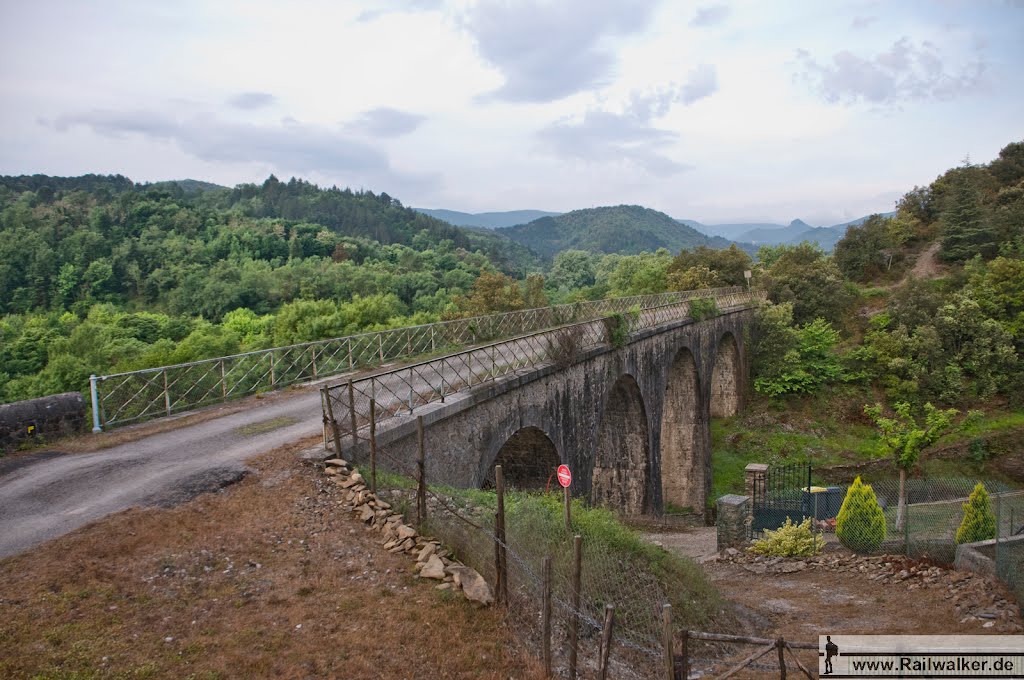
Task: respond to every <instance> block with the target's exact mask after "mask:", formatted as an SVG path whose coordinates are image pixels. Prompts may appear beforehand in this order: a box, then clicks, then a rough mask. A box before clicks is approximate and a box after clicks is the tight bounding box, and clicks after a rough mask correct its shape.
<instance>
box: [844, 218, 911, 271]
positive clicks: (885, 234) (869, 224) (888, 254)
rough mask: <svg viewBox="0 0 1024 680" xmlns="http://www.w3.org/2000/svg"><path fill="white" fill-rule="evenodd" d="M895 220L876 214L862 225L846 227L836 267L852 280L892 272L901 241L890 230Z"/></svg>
mask: <svg viewBox="0 0 1024 680" xmlns="http://www.w3.org/2000/svg"><path fill="white" fill-rule="evenodd" d="M892 222H893V220H889V219H886V218H884V217H881V216H880V215H872V216H871V217H869V218H868V219H867V220H865V221H864V223H863V224H861V225H855V226H852V227H850V228H848V229H847V230H846V234H845V235H844V236H843V238H841V239H840V240H839V242H838V243H837V244H836V247H835V252H834V253H833V257H834V258H835V262H836V266H838V267H839V270H840V271H841V272H842V273H843V275H844V276H846V277H847V278H849V279H853V280H854V281H869V280H871V279H874V278H876V277H878V276H879V275H881V274H882V273H884V272H887V271H889V269H890V268H891V267H892V262H893V258H894V257H896V256H897V254H898V251H897V250H896V246H897V242H896V239H895V238H894V235H893V234H892V233H891V231H890V225H891V224H892Z"/></svg>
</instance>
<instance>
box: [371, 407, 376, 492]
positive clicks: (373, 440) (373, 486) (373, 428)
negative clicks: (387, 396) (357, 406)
mask: <svg viewBox="0 0 1024 680" xmlns="http://www.w3.org/2000/svg"><path fill="white" fill-rule="evenodd" d="M370 493H372V494H373V495H374V496H376V495H377V400H376V399H371V400H370Z"/></svg>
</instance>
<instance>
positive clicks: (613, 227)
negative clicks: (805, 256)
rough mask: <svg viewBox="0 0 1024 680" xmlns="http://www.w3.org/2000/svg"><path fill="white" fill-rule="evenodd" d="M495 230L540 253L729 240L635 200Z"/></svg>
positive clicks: (722, 244) (720, 244)
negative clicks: (634, 202)
mask: <svg viewBox="0 0 1024 680" xmlns="http://www.w3.org/2000/svg"><path fill="white" fill-rule="evenodd" d="M497 233H499V234H501V235H502V236H507V237H508V238H510V239H512V240H513V241H517V242H519V243H522V244H523V245H525V246H527V247H529V248H530V249H531V250H533V251H534V252H536V253H537V254H539V255H542V256H544V257H553V256H554V255H556V254H557V253H559V252H561V251H563V250H570V249H579V250H589V251H591V252H595V253H622V254H629V255H634V254H636V253H640V252H643V251H647V252H653V251H655V250H657V249H658V248H668V249H669V251H671V252H672V253H678V252H679V251H680V250H682V249H684V248H696V247H697V246H708V247H710V248H728V247H729V246H730V245H731V244H732V242H731V241H728V240H726V239H724V238H719V237H715V236H706V235H704V234H701V233H700V232H698V231H697V230H695V229H693V228H692V227H690V226H687V225H685V224H680V223H679V222H678V221H677V220H674V219H672V218H671V217H669V216H668V215H666V214H665V213H661V212H658V211H656V210H651V209H649V208H643V207H641V206H638V205H618V206H614V207H602V208H588V209H585V210H574V211H572V212H568V213H564V214H562V215H557V216H554V217H551V216H548V217H542V218H540V219H537V220H533V221H532V222H529V223H527V224H520V225H517V226H514V227H505V228H502V229H498V230H497Z"/></svg>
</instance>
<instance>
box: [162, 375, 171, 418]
mask: <svg viewBox="0 0 1024 680" xmlns="http://www.w3.org/2000/svg"><path fill="white" fill-rule="evenodd" d="M163 373H164V409H165V410H166V411H167V415H171V392H170V390H168V389H167V369H166V368H165V369H164V371H163Z"/></svg>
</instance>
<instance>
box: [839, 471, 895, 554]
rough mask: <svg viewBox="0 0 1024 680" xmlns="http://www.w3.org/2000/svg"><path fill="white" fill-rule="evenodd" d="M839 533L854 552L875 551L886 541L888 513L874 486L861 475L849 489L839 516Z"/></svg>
mask: <svg viewBox="0 0 1024 680" xmlns="http://www.w3.org/2000/svg"><path fill="white" fill-rule="evenodd" d="M836 536H838V537H839V542H840V543H842V544H843V545H845V546H846V547H847V548H849V549H850V550H852V551H853V552H855V553H871V552H874V551H875V550H877V549H878V546H880V545H881V544H882V541H884V540H885V513H884V512H882V508H881V507H880V506H879V505H878V498H877V497H876V496H875V491H874V489H872V488H871V485H870V484H864V483H862V482H861V481H860V477H857V479H855V480H853V484H852V485H851V486H850V488H849V489H848V490H847V491H846V498H844V499H843V504H842V506H841V507H840V508H839V514H838V515H836Z"/></svg>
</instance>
